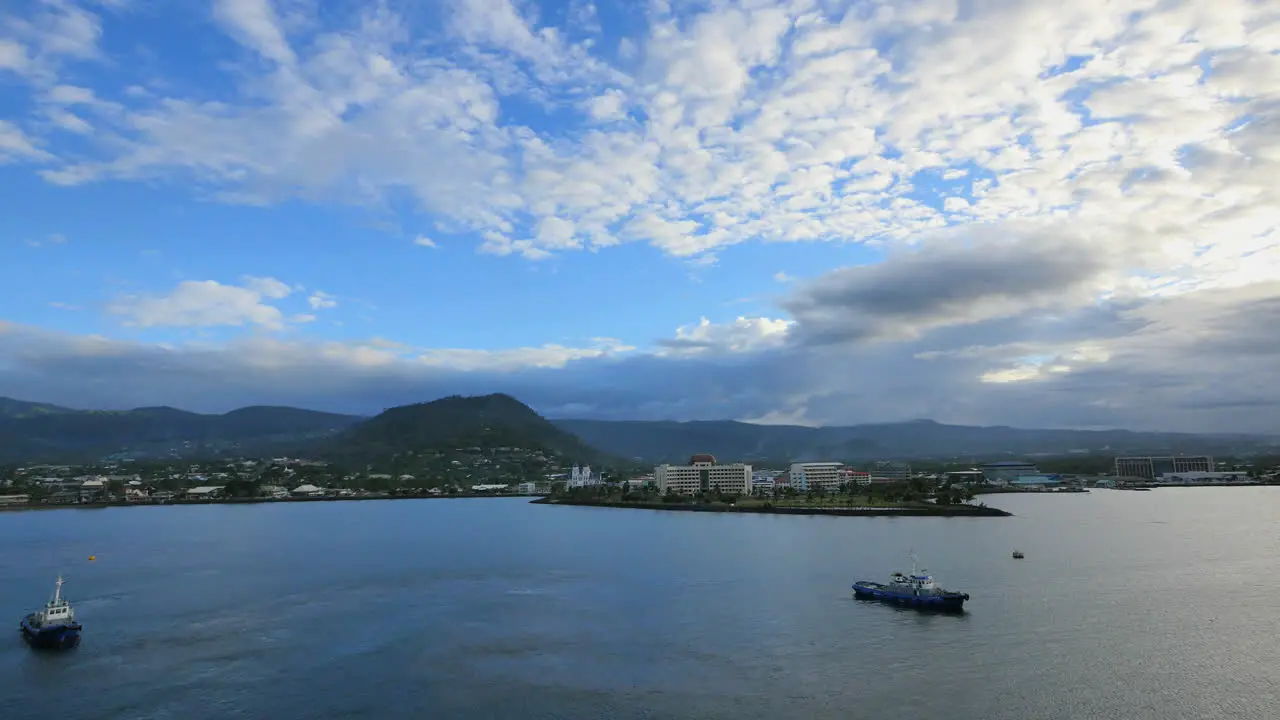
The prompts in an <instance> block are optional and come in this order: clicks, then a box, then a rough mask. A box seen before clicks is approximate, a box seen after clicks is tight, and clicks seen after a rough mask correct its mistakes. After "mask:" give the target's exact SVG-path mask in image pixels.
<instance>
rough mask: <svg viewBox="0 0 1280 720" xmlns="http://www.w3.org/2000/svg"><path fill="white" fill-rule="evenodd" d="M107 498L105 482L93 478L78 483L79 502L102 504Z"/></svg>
mask: <svg viewBox="0 0 1280 720" xmlns="http://www.w3.org/2000/svg"><path fill="white" fill-rule="evenodd" d="M106 497H107V481H106V480H103V479H102V478H93V479H91V480H85V481H84V482H82V483H80V502H83V503H88V502H102V501H103V500H104V499H105V498H106Z"/></svg>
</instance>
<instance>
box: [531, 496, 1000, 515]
mask: <svg viewBox="0 0 1280 720" xmlns="http://www.w3.org/2000/svg"><path fill="white" fill-rule="evenodd" d="M533 502H534V503H535V504H543V505H570V506H579V507H607V508H629V509H635V510H671V511H676V512H716V513H762V514H772V515H830V516H835V517H865V516H872V517H874V516H890V515H897V516H930V517H1009V516H1011V515H1012V514H1013V513H1010V512H1006V511H1004V510H1000V509H998V508H993V507H988V506H986V505H936V504H934V503H928V502H921V503H896V504H890V503H886V504H880V505H859V504H849V505H841V504H834V503H832V504H804V503H797V504H791V505H788V504H777V503H774V502H771V501H757V500H749V499H743V500H739V501H736V502H696V503H679V502H677V503H672V502H646V501H643V500H619V499H594V498H571V497H542V498H539V499H537V500H534V501H533Z"/></svg>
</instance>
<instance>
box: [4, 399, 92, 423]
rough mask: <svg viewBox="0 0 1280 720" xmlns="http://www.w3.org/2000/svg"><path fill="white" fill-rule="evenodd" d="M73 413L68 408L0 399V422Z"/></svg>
mask: <svg viewBox="0 0 1280 720" xmlns="http://www.w3.org/2000/svg"><path fill="white" fill-rule="evenodd" d="M69 412H75V410H71V409H69V408H64V407H58V406H57V405H50V404H48V403H38V402H27V401H25V400H14V399H13V398H7V397H0V420H3V419H17V418H27V417H34V416H37V415H50V414H61V413H69Z"/></svg>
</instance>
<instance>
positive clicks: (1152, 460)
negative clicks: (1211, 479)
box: [1116, 455, 1214, 480]
mask: <svg viewBox="0 0 1280 720" xmlns="http://www.w3.org/2000/svg"><path fill="white" fill-rule="evenodd" d="M1213 471H1214V467H1213V458H1211V457H1209V456H1208V455H1182V456H1178V457H1118V458H1116V477H1130V478H1146V479H1147V480H1154V479H1156V478H1157V477H1159V476H1161V475H1175V474H1178V473H1190V472H1213Z"/></svg>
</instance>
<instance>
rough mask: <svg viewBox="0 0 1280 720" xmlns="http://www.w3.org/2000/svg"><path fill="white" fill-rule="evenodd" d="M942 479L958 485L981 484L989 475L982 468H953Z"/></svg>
mask: <svg viewBox="0 0 1280 720" xmlns="http://www.w3.org/2000/svg"><path fill="white" fill-rule="evenodd" d="M942 481H943V482H945V483H950V484H957V485H981V484H982V483H984V482H986V481H987V476H986V474H985V473H983V472H982V471H981V470H952V471H951V472H948V473H947V474H946V475H944V476H943V477H942Z"/></svg>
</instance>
